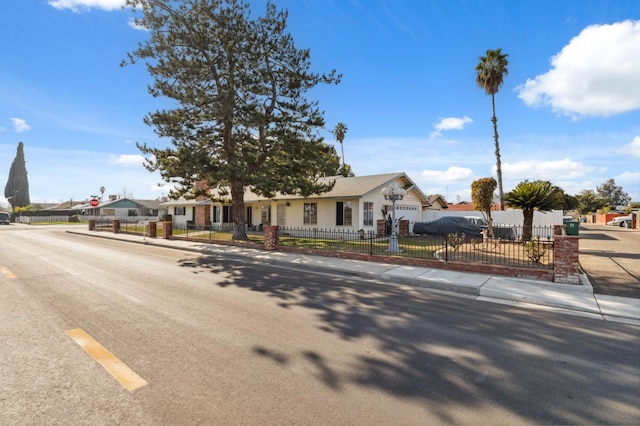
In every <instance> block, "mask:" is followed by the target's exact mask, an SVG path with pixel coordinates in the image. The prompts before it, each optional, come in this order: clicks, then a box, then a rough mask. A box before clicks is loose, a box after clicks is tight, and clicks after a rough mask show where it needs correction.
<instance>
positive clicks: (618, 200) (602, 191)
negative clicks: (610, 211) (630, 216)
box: [596, 179, 631, 206]
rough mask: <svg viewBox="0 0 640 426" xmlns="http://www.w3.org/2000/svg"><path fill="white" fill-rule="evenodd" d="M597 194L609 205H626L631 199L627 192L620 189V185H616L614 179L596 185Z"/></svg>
mask: <svg viewBox="0 0 640 426" xmlns="http://www.w3.org/2000/svg"><path fill="white" fill-rule="evenodd" d="M596 192H597V193H598V196H599V197H600V198H602V199H604V200H606V201H607V203H608V205H610V206H626V205H627V204H629V201H631V197H630V196H629V194H627V193H626V192H624V191H623V190H622V187H621V186H618V185H616V181H615V180H614V179H609V180H607V181H606V182H603V183H602V185H598V186H597V187H596Z"/></svg>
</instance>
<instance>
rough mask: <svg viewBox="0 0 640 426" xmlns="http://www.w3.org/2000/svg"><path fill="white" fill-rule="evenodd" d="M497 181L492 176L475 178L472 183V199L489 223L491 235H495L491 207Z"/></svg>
mask: <svg viewBox="0 0 640 426" xmlns="http://www.w3.org/2000/svg"><path fill="white" fill-rule="evenodd" d="M497 185H498V184H497V182H496V180H495V179H494V178H492V177H487V178H482V179H478V180H475V181H473V182H472V183H471V200H472V201H473V208H474V210H478V211H481V212H482V215H483V216H484V218H485V219H486V221H487V223H488V224H489V235H490V236H491V237H493V220H492V219H491V207H493V194H494V193H495V191H496V186H497Z"/></svg>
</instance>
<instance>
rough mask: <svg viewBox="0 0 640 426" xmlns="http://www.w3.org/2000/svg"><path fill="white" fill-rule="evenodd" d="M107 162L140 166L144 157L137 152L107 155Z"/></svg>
mask: <svg viewBox="0 0 640 426" xmlns="http://www.w3.org/2000/svg"><path fill="white" fill-rule="evenodd" d="M109 164H117V165H121V166H142V165H143V164H144V157H143V156H142V155H137V154H122V155H117V156H116V155H111V156H109Z"/></svg>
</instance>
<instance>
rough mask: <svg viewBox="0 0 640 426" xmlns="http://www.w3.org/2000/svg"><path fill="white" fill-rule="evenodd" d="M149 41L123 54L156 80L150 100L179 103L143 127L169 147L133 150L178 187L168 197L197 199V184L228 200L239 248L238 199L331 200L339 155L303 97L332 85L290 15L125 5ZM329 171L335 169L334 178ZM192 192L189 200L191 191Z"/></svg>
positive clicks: (224, 4) (333, 79) (194, 1)
mask: <svg viewBox="0 0 640 426" xmlns="http://www.w3.org/2000/svg"><path fill="white" fill-rule="evenodd" d="M127 5H128V6H130V7H132V8H133V9H134V10H137V11H138V12H141V15H140V16H141V17H140V18H139V19H138V21H137V23H138V24H140V25H142V26H144V27H145V28H147V29H148V30H149V35H150V38H149V40H148V41H146V42H144V43H141V44H140V45H139V47H138V49H137V50H135V51H134V52H132V53H130V54H129V62H131V63H134V62H136V61H138V60H142V61H144V62H145V63H146V65H147V69H148V71H149V73H150V74H151V76H152V77H153V78H154V84H153V85H152V86H151V87H149V91H150V93H151V94H152V95H153V96H163V97H167V98H170V99H172V100H174V101H175V103H174V105H176V106H175V107H173V108H172V109H163V110H158V111H155V112H152V113H150V114H148V115H147V117H146V118H145V122H146V123H147V124H148V125H150V126H152V127H154V130H155V132H156V133H157V134H158V135H159V136H161V137H166V138H169V139H170V140H171V142H172V144H173V145H174V146H173V147H171V148H166V149H161V148H155V147H151V146H149V145H147V144H139V145H138V146H139V148H140V149H141V150H142V152H143V153H145V154H149V155H150V159H149V160H148V162H147V164H146V166H147V168H148V169H149V170H151V171H154V170H159V171H160V174H161V176H162V177H163V179H165V180H166V181H168V182H175V183H177V184H178V186H177V187H178V190H177V191H174V192H172V196H174V197H175V196H180V195H184V196H191V197H193V196H198V195H207V194H206V193H202V191H201V190H198V189H197V188H200V186H199V185H198V186H196V182H201V181H206V182H207V184H208V186H209V187H210V188H218V189H219V190H221V191H228V192H226V193H228V194H229V195H230V196H231V204H232V207H233V208H232V211H233V222H234V235H233V238H234V239H245V238H246V231H245V217H244V215H245V212H244V198H243V197H244V191H245V189H246V188H250V189H251V190H253V191H254V192H256V193H258V194H262V195H264V196H268V197H272V196H274V195H275V194H276V192H281V193H284V194H300V195H305V196H306V195H310V194H313V193H319V192H323V191H327V190H329V189H330V188H331V185H324V184H321V183H320V182H319V181H318V179H317V176H322V175H326V174H327V172H329V174H330V175H332V174H335V172H336V171H337V168H338V167H339V159H338V158H337V157H336V155H335V149H333V147H332V146H330V145H328V144H326V143H325V142H324V141H323V140H322V138H321V137H320V136H319V135H318V131H319V129H321V128H322V127H323V126H324V113H323V111H321V110H320V109H319V108H318V104H317V102H315V101H310V100H308V99H306V98H305V93H306V92H307V91H309V90H310V89H312V88H313V87H315V86H317V85H318V84H321V83H328V84H332V83H338V81H339V76H338V75H337V74H336V73H335V71H332V72H330V73H329V74H316V73H313V72H311V71H310V67H311V63H310V55H309V50H307V49H298V48H296V46H295V45H294V41H293V38H292V37H291V35H290V34H288V33H287V32H286V20H287V12H286V11H278V10H277V9H276V7H275V6H274V5H273V4H271V3H267V5H266V12H265V14H264V16H261V17H257V18H254V16H255V15H252V13H251V11H250V10H249V4H248V3H247V2H245V1H243V0H184V1H181V2H175V1H171V0H153V1H149V0H127ZM332 169H333V170H332ZM194 189H195V191H194Z"/></svg>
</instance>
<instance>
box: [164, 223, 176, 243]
mask: <svg viewBox="0 0 640 426" xmlns="http://www.w3.org/2000/svg"><path fill="white" fill-rule="evenodd" d="M172 236H173V222H169V221H164V222H162V238H164V239H165V240H170V239H171V237H172Z"/></svg>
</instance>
